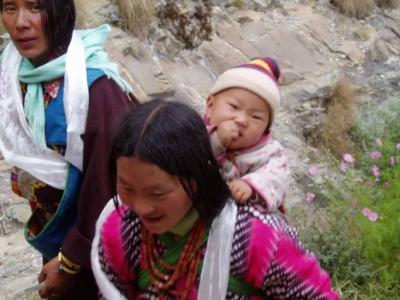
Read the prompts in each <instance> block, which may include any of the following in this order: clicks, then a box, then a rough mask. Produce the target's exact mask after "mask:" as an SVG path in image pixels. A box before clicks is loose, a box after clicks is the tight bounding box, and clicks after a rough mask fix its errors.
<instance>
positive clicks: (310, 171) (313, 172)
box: [308, 166, 319, 176]
mask: <svg viewBox="0 0 400 300" xmlns="http://www.w3.org/2000/svg"><path fill="white" fill-rule="evenodd" d="M318 173H319V168H318V166H311V167H309V168H308V174H309V175H311V176H315V175H317V174H318Z"/></svg>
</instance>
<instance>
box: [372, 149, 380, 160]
mask: <svg viewBox="0 0 400 300" xmlns="http://www.w3.org/2000/svg"><path fill="white" fill-rule="evenodd" d="M370 157H371V158H372V159H378V158H381V157H382V153H380V152H379V151H376V150H375V151H372V152H371V154H370Z"/></svg>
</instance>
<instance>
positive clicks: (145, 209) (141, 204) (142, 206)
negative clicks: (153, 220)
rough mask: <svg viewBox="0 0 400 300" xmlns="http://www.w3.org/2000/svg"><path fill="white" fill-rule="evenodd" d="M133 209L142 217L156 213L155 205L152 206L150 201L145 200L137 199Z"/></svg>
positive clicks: (133, 203)
mask: <svg viewBox="0 0 400 300" xmlns="http://www.w3.org/2000/svg"><path fill="white" fill-rule="evenodd" d="M131 208H132V210H133V211H134V212H135V213H136V214H137V215H138V216H141V217H142V216H147V215H149V214H152V213H153V212H154V205H152V204H151V203H150V202H149V201H147V200H146V199H143V198H142V199H135V201H134V202H132V205H131Z"/></svg>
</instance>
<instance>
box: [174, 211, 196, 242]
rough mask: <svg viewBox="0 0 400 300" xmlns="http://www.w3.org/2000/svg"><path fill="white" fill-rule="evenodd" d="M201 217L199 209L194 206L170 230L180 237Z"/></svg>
mask: <svg viewBox="0 0 400 300" xmlns="http://www.w3.org/2000/svg"><path fill="white" fill-rule="evenodd" d="M198 218H199V213H198V211H197V210H196V209H195V208H194V207H192V208H191V209H190V210H189V212H188V213H187V214H186V215H185V216H184V217H183V219H182V220H181V221H180V222H179V223H178V224H176V225H175V226H174V227H172V228H171V229H170V230H169V232H170V233H172V234H175V235H178V236H180V237H182V236H184V235H185V234H186V233H188V232H189V230H190V229H191V228H192V227H193V225H194V224H195V223H196V221H197V220H198Z"/></svg>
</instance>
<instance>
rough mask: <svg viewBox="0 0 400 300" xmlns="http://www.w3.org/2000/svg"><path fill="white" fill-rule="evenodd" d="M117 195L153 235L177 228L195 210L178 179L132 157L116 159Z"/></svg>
mask: <svg viewBox="0 0 400 300" xmlns="http://www.w3.org/2000/svg"><path fill="white" fill-rule="evenodd" d="M117 192H118V194H119V196H120V198H121V201H122V202H123V203H124V204H125V205H126V206H128V207H129V208H131V209H132V210H133V211H134V212H135V213H136V215H137V216H138V217H139V218H140V220H141V221H142V222H143V225H144V226H145V227H146V228H147V229H148V230H149V231H150V232H151V233H154V234H162V233H164V232H166V231H168V230H169V229H171V228H172V227H174V226H175V225H176V224H178V223H179V221H180V220H181V219H182V218H183V217H184V216H185V215H186V214H187V212H188V211H189V210H190V208H191V207H192V201H191V199H190V198H189V197H188V195H187V193H186V192H185V190H184V189H183V187H182V184H181V183H180V181H179V179H178V178H177V177H176V176H172V175H170V174H168V173H166V172H164V171H163V170H161V169H160V168H159V167H158V166H157V165H155V164H151V163H146V162H143V161H141V160H140V159H138V158H136V157H133V156H132V157H125V156H122V157H120V158H118V159H117Z"/></svg>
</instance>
